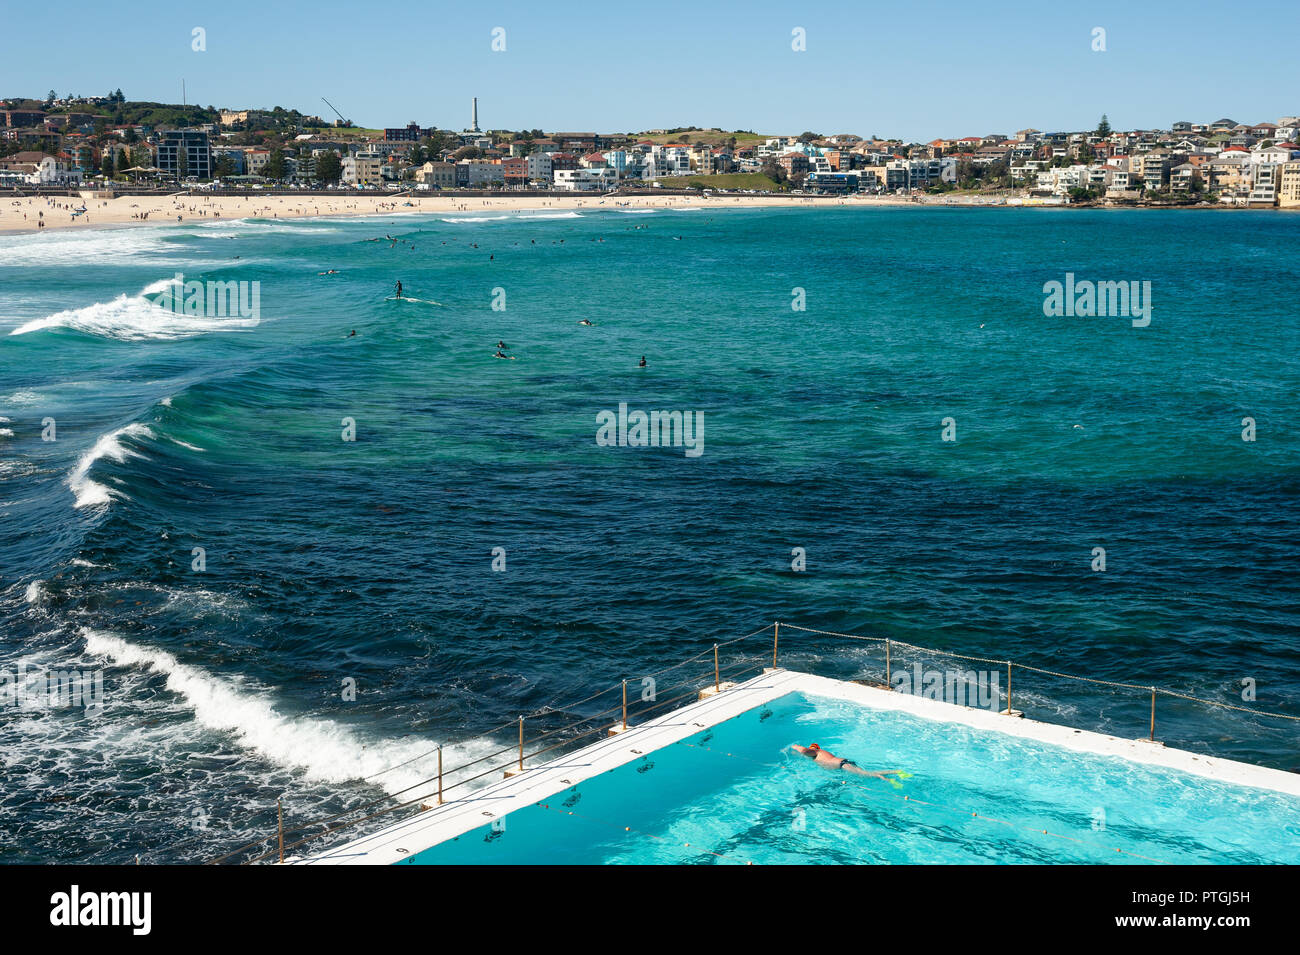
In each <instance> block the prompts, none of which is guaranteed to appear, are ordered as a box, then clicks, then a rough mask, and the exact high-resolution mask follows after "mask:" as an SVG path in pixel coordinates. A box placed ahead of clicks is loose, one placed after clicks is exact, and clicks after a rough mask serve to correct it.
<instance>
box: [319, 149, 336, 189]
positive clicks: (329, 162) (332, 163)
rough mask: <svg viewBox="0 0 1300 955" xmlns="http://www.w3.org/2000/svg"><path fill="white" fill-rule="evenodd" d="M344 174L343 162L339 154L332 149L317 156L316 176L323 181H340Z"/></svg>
mask: <svg viewBox="0 0 1300 955" xmlns="http://www.w3.org/2000/svg"><path fill="white" fill-rule="evenodd" d="M341 175H343V163H342V162H341V161H340V160H339V154H338V153H336V152H334V151H333V150H330V151H329V152H325V153H321V155H319V156H317V157H316V178H317V179H319V180H320V181H321V182H338V181H339V177H340V176H341Z"/></svg>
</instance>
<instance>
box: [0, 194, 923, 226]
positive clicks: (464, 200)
mask: <svg viewBox="0 0 1300 955" xmlns="http://www.w3.org/2000/svg"><path fill="white" fill-rule="evenodd" d="M907 204H909V202H908V200H906V199H903V198H901V197H896V196H890V197H871V198H866V197H863V198H858V197H852V198H849V197H820V198H813V197H806V196H794V197H789V198H786V197H779V196H758V195H755V196H734V195H726V196H714V197H699V196H680V195H671V196H594V195H579V194H575V195H573V196H524V195H521V196H489V197H484V198H481V199H480V198H475V197H465V196H417V195H414V194H412V195H409V196H408V195H405V194H398V195H394V194H378V193H377V194H375V195H374V196H358V195H339V196H330V195H302V196H284V195H266V196H259V195H256V194H253V195H249V196H211V195H205V194H203V193H201V192H196V193H193V194H187V193H175V194H172V195H165V196H117V197H115V198H113V199H82V198H80V197H74V196H34V197H22V198H8V197H6V198H4V199H0V233H12V232H36V231H42V232H43V231H46V230H49V229H93V228H97V227H103V226H132V225H141V226H145V225H169V224H170V225H175V224H176V223H178V222H193V221H195V220H199V221H211V220H214V219H248V218H266V219H297V218H303V217H310V216H373V215H383V214H391V213H419V212H429V213H457V212H461V213H478V212H491V211H505V212H522V211H542V210H547V211H554V210H578V209H613V208H630V209H636V208H644V209H662V208H669V207H684V206H694V207H705V208H727V209H739V208H747V207H759V206H781V207H787V208H788V207H804V208H808V207H817V208H824V207H827V206H832V205H853V206H865V205H907ZM82 205H84V206H85V207H86V212H85V213H84V214H82V215H75V216H74V215H73V210H75V209H79V208H81V206H82ZM41 223H44V225H41Z"/></svg>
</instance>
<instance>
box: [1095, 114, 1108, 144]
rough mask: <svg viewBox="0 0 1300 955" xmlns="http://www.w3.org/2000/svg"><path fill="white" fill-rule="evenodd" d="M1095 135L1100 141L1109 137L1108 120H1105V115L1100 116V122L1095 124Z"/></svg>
mask: <svg viewBox="0 0 1300 955" xmlns="http://www.w3.org/2000/svg"><path fill="white" fill-rule="evenodd" d="M1097 135H1098V136H1100V137H1101V138H1102V139H1105V138H1106V137H1107V136H1109V135H1110V120H1108V119H1107V118H1106V114H1105V113H1102V114H1101V122H1100V123H1098V124H1097Z"/></svg>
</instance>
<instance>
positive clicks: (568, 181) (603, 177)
mask: <svg viewBox="0 0 1300 955" xmlns="http://www.w3.org/2000/svg"><path fill="white" fill-rule="evenodd" d="M617 185H618V172H617V170H615V169H613V168H611V167H609V166H592V167H590V168H587V169H558V170H556V172H555V188H556V189H562V190H565V191H567V192H607V191H608V190H610V189H613V188H614V187H616V186H617Z"/></svg>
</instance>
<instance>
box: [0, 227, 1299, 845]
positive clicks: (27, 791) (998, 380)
mask: <svg viewBox="0 0 1300 955" xmlns="http://www.w3.org/2000/svg"><path fill="white" fill-rule="evenodd" d="M385 236H392V237H394V240H395V241H394V240H388V239H385V238H384V237H385ZM374 239H383V241H371V240H374ZM1297 253H1300V218H1297V217H1295V216H1289V215H1269V214H1263V213H1261V214H1247V213H1239V214H1234V213H1225V212H1185V211H1184V212H1163V211H1155V210H1133V211H1100V210H1099V211H1081V210H1075V211H1051V210H1010V209H1001V210H998V209H988V210H980V209H970V210H958V209H909V208H899V209H877V210H848V209H826V210H818V211H812V210H807V209H775V210H747V211H738V210H731V211H711V210H705V211H682V212H654V213H650V214H630V213H622V212H615V211H603V210H596V209H586V210H583V212H582V213H581V214H568V215H560V216H552V217H542V218H538V217H518V216H515V217H511V216H505V215H496V216H492V215H483V216H465V217H455V216H443V217H439V216H432V215H423V216H390V217H380V218H369V219H353V220H348V219H319V220H303V221H299V222H282V221H271V220H251V221H243V222H233V221H232V222H219V223H195V222H193V221H191V220H189V217H187V222H186V223H184V224H182V225H167V226H157V227H146V228H133V229H125V230H117V231H93V232H82V233H76V234H72V233H60V232H50V233H48V234H45V235H39V236H8V237H0V417H3V418H6V419H8V420H7V421H3V422H0V634H3V637H2V639H0V669H3V668H10V669H12V668H14V667H16V666H17V665H18V663H19V662H21V661H25V662H27V663H28V664H31V665H37V666H45V667H50V668H54V667H58V668H74V667H75V668H86V669H99V670H102V673H103V677H104V688H105V695H106V705H105V708H104V711H103V713H102V715H100V716H97V717H91V716H88V715H87V714H86V713H84V712H83V711H81V710H76V709H66V708H65V709H52V710H24V711H20V712H17V713H12V712H7V713H4V714H0V758H2V759H3V762H4V767H5V779H6V785H5V787H4V791H3V793H0V827H2V828H3V829H4V831H5V832H6V833H9V834H10V835H11V838H9V839H6V840H4V844H3V845H2V846H0V859H4V860H6V861H16V860H29V861H52V860H57V859H62V860H84V861H95V862H120V861H129V860H131V859H132V858H133V857H134V855H135V854H137V853H141V854H142V855H143V856H144V858H145V859H146V860H149V859H201V858H208V857H211V856H212V855H215V854H217V853H219V852H220V851H223V850H224V849H228V848H233V847H235V846H237V845H240V844H242V843H243V842H245V841H248V840H249V839H252V838H258V837H262V836H265V835H266V833H267V832H270V831H274V825H275V808H274V807H275V800H276V799H277V798H283V800H284V803H285V811H286V816H287V818H289V819H291V820H295V819H304V818H309V817H313V816H318V815H321V814H323V813H326V812H329V811H332V810H337V809H340V808H342V807H343V806H346V805H354V804H358V803H362V802H365V801H367V800H371V799H375V798H377V797H378V796H381V795H383V793H384V792H385V791H388V792H394V791H397V790H400V789H401V788H402V787H403V785H407V784H410V783H413V782H416V781H418V780H420V779H424V778H427V777H428V776H429V775H431V763H430V760H429V759H428V758H427V756H426V754H427V753H428V752H429V751H430V750H431V749H432V747H433V746H434V745H436V744H438V743H445V744H447V745H448V756H449V759H452V758H464V757H473V756H475V755H478V754H480V753H482V752H485V751H487V750H488V749H490V748H492V746H493V745H494V744H492V743H484V744H473V743H467V742H464V741H465V740H467V739H468V738H469V737H471V736H473V735H475V734H477V733H479V732H481V731H483V730H484V729H486V728H489V727H493V726H498V725H500V724H503V723H508V722H509V721H511V720H513V719H515V718H516V717H517V716H518V715H519V714H520V713H531V712H534V711H537V710H540V709H542V708H544V707H553V708H559V707H562V706H564V705H565V704H566V703H567V702H568V701H571V700H579V699H582V698H584V697H586V696H588V695H589V694H590V693H591V692H593V691H594V690H595V689H599V688H603V687H607V686H609V685H611V684H615V683H617V682H618V681H619V680H621V679H624V678H627V679H630V680H636V679H639V677H640V676H641V675H642V674H644V673H646V672H647V671H650V670H654V669H657V668H659V667H662V666H666V665H669V664H672V663H676V662H677V661H678V660H681V659H682V658H684V657H686V656H688V655H691V654H695V653H699V652H701V651H704V650H705V649H707V648H708V647H709V646H711V644H712V643H713V642H714V641H715V640H720V639H728V638H731V637H734V636H737V635H739V634H742V633H747V632H750V631H752V630H755V629H757V628H758V627H760V626H762V625H764V624H767V623H770V622H771V621H772V620H774V619H782V620H787V621H795V622H801V623H805V624H808V625H810V626H815V627H821V628H825V629H828V630H835V631H845V632H855V633H869V634H874V635H877V636H889V637H892V638H894V639H896V640H903V641H907V642H909V643H914V644H918V645H922V646H933V647H939V648H943V649H951V650H959V651H964V652H969V653H974V654H976V655H980V656H985V655H987V656H991V657H995V658H998V659H1005V658H1007V657H1013V658H1015V659H1016V660H1018V661H1021V662H1024V663H1028V664H1032V665H1036V666H1041V667H1044V668H1047V669H1052V670H1061V671H1066V672H1072V673H1080V674H1082V675H1085V676H1089V677H1093V678H1097V679H1101V680H1112V681H1122V682H1134V683H1140V684H1143V685H1147V684H1157V685H1160V686H1165V687H1169V688H1171V689H1175V690H1178V691H1180V692H1184V693H1187V694H1190V695H1194V696H1199V697H1205V698H1209V699H1213V700H1217V701H1222V702H1225V703H1234V704H1238V705H1247V706H1253V707H1259V708H1262V709H1267V710H1280V711H1285V712H1290V713H1297V712H1300V710H1297V708H1296V704H1295V700H1296V699H1297V695H1298V694H1300V640H1298V638H1297V633H1298V632H1300V584H1297V579H1296V574H1295V568H1296V567H1297V566H1300V559H1298V558H1300V546H1298V545H1300V541H1298V540H1297V532H1296V528H1297V526H1298V525H1300V439H1298V437H1297V432H1296V427H1295V422H1296V421H1297V420H1300V407H1298V401H1297V395H1300V372H1298V371H1297V369H1296V365H1295V361H1294V356H1295V355H1296V354H1297V353H1300V347H1298V346H1300V329H1298V327H1297V322H1296V319H1295V315H1294V309H1293V308H1292V307H1291V302H1290V299H1289V296H1288V292H1287V290H1288V289H1290V288H1292V287H1293V286H1294V285H1295V284H1296V280H1297V278H1300V265H1298V264H1297V263H1300V255H1298V254H1297ZM328 269H337V270H339V274H337V275H328V276H323V275H319V274H318V273H320V272H322V271H326V270H328ZM177 272H181V273H183V274H184V277H185V278H186V279H197V280H209V279H211V280H222V281H227V280H237V281H250V282H252V281H256V282H259V283H260V292H261V295H260V305H261V315H260V321H259V322H258V323H257V324H256V325H249V324H239V323H235V322H221V321H219V320H217V321H210V322H206V323H202V324H199V323H195V322H194V321H193V320H191V319H185V318H178V317H176V316H173V315H167V314H159V313H158V312H157V311H156V310H155V309H154V308H153V307H152V306H151V305H150V303H149V302H148V301H147V300H146V296H145V294H144V293H145V291H146V290H154V289H157V288H158V287H160V283H165V282H166V281H167V280H169V279H172V278H173V277H174V276H175V274H176V273H177ZM1067 272H1073V273H1075V274H1076V275H1077V276H1078V277H1079V278H1090V279H1093V280H1119V279H1132V280H1139V281H1150V282H1152V297H1153V300H1154V305H1155V308H1154V312H1153V318H1152V322H1151V325H1150V326H1149V327H1147V328H1143V329H1137V328H1133V327H1132V326H1131V323H1130V322H1129V321H1128V320H1127V319H1123V318H1091V319H1082V318H1074V319H1069V318H1059V319H1058V318H1047V317H1045V316H1044V315H1043V310H1042V304H1043V292H1042V288H1043V284H1044V283H1045V282H1048V281H1061V280H1063V279H1064V276H1065V274H1066V273H1067ZM399 279H400V280H401V281H402V282H403V284H404V286H405V291H406V293H407V295H409V296H414V297H415V298H418V299H421V300H422V301H420V302H394V301H388V300H387V299H388V297H389V296H390V295H391V290H392V288H393V283H394V282H395V281H397V280H399ZM495 289H503V290H504V294H505V304H506V308H505V310H504V311H498V310H494V309H493V308H492V303H493V301H494V300H496V301H498V302H499V301H500V300H501V299H500V295H499V293H494V290H495ZM795 289H803V290H804V292H805V295H806V302H807V310H806V311H802V312H796V311H792V309H791V307H790V306H791V302H792V300H793V298H792V292H793V290H795ZM150 294H152V292H151V293H150ZM430 303H438V304H430ZM582 318H587V319H589V320H591V321H592V322H594V323H595V324H594V325H593V326H592V327H585V326H582V325H579V324H578V321H579V319H582ZM354 330H355V331H356V336H355V337H350V336H349V333H350V332H352V331H354ZM498 340H504V341H505V342H506V343H507V345H508V346H509V351H510V354H512V355H513V356H516V358H517V360H514V361H501V360H498V359H495V358H493V351H494V350H495V346H496V342H497V341H498ZM643 355H644V356H646V360H647V367H645V368H639V367H638V360H639V359H640V357H641V356H643ZM623 402H626V403H627V404H628V405H629V407H630V408H632V409H642V410H658V409H662V410H681V411H693V412H701V413H703V414H704V423H705V428H704V453H703V454H702V455H700V456H699V457H690V456H687V455H686V454H685V453H684V452H683V449H682V448H680V447H666V448H635V447H601V446H599V445H598V444H597V443H596V416H597V415H598V414H599V413H600V412H601V411H608V410H616V409H618V407H619V405H620V403H623ZM1247 416H1249V417H1253V418H1254V419H1255V420H1256V422H1257V427H1258V440H1257V441H1255V442H1253V443H1247V442H1243V441H1242V440H1241V428H1242V426H1241V420H1242V418H1243V417H1247ZM947 417H951V418H953V419H955V421H956V426H957V441H956V442H955V443H946V442H943V441H942V440H941V428H942V425H941V422H942V421H943V419H944V418H947ZM47 418H51V419H54V421H55V422H56V424H57V440H55V441H43V440H42V438H41V435H42V429H43V425H42V422H43V421H44V420H45V419H47ZM345 418H348V419H352V420H354V421H355V422H356V440H355V441H353V442H344V441H343V440H341V434H342V430H343V419H345ZM1099 546H1100V547H1104V548H1105V549H1106V552H1107V569H1106V571H1105V572H1104V573H1095V572H1093V571H1092V570H1091V567H1090V563H1091V561H1092V550H1093V548H1094V547H1099ZM196 547H199V548H203V550H204V553H205V555H206V566H205V569H203V570H201V571H200V570H194V569H192V567H193V561H194V556H193V553H194V548H196ZM795 547H802V548H805V549H806V552H807V570H806V572H803V573H796V572H794V571H793V570H792V569H791V550H792V548H795ZM494 548H504V551H505V554H506V570H505V571H504V572H497V571H494V570H493V569H492V563H493V550H494ZM782 649H783V660H782V662H783V663H784V664H785V665H787V666H790V667H791V668H798V667H800V666H807V667H809V668H813V669H816V670H817V671H818V672H821V673H824V674H826V675H830V676H846V677H856V676H861V675H863V673H864V672H867V671H868V670H869V671H870V672H871V673H873V674H875V673H877V672H878V671H879V670H880V666H879V664H880V661H879V659H878V657H877V655H876V654H875V653H874V651H873V652H872V653H868V652H867V651H866V650H864V649H863V648H860V647H856V646H853V645H845V644H843V643H837V642H835V641H831V640H818V639H815V638H812V637H799V638H796V637H795V636H794V635H793V634H791V636H790V637H789V639H788V640H787V639H786V638H784V637H783V642H782ZM1017 680H1018V681H1019V677H1017ZM349 681H351V682H349ZM1243 681H1253V682H1252V684H1251V685H1253V686H1254V687H1255V692H1256V699H1254V700H1251V701H1248V702H1247V701H1243V698H1242V689H1243ZM349 686H351V687H352V691H350V690H349ZM1015 693H1016V705H1017V707H1018V708H1023V709H1025V710H1026V712H1027V713H1028V715H1030V716H1034V717H1038V718H1042V719H1052V720H1057V721H1061V722H1068V723H1072V724H1076V725H1080V726H1085V727H1088V728H1097V729H1102V730H1105V731H1108V732H1115V733H1117V734H1119V735H1125V736H1138V735H1143V734H1145V732H1146V727H1147V718H1148V714H1147V705H1148V703H1147V700H1146V699H1145V698H1144V697H1143V696H1142V694H1141V693H1138V694H1132V693H1124V692H1120V691H1112V690H1108V689H1106V688H1104V687H1099V686H1093V685H1080V684H1070V683H1064V682H1061V681H1053V680H1049V679H1047V678H1033V679H1030V678H1028V677H1026V678H1025V679H1024V680H1023V681H1020V682H1018V684H1017V688H1016V690H1015ZM584 715H589V712H588V709H587V708H584V707H575V708H573V709H571V710H565V711H563V712H559V713H556V714H555V718H556V720H557V721H558V720H561V719H564V718H572V717H578V716H584ZM1158 731H1159V735H1160V736H1161V738H1162V739H1164V740H1166V741H1167V742H1169V743H1171V744H1173V745H1180V746H1184V747H1187V748H1191V749H1195V750H1200V751H1212V752H1216V753H1220V754H1222V755H1225V756H1230V757H1233V758H1237V759H1243V760H1247V761H1252V762H1260V763H1264V764H1267V765H1271V766H1277V767H1282V768H1287V769H1289V768H1293V767H1295V766H1296V765H1297V763H1298V762H1300V761H1298V760H1297V759H1296V734H1295V732H1294V724H1287V723H1282V722H1281V721H1276V720H1273V721H1269V720H1264V719H1259V718H1254V717H1251V716H1249V715H1246V714H1241V713H1236V712H1233V711H1229V710H1207V709H1205V708H1201V707H1195V706H1193V705H1191V704H1184V703H1181V702H1179V701H1170V700H1162V701H1161V704H1160V708H1159V714H1158ZM507 735H508V734H507ZM508 742H509V741H508V739H507V740H506V743H507V744H508ZM399 763H401V764H404V765H403V766H402V768H400V769H399V770H397V771H395V772H393V773H388V774H385V775H383V776H379V775H377V774H379V773H380V772H381V771H382V770H385V769H388V768H389V767H392V766H394V765H397V764H399ZM52 793H54V794H56V795H54V796H51V794H52ZM177 842H188V845H186V846H183V847H181V848H174V846H175V844H176V843H177Z"/></svg>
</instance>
